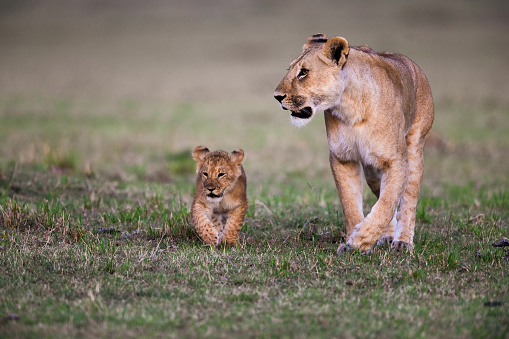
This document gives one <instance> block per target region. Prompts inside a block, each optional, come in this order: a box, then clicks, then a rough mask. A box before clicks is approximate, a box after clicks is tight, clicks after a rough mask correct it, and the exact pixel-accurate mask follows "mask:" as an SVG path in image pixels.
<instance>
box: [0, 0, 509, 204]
mask: <svg viewBox="0 0 509 339" xmlns="http://www.w3.org/2000/svg"><path fill="white" fill-rule="evenodd" d="M508 32H509V3H506V2H503V1H473V0H471V1H468V0H466V1H459V0H452V1H441V0H440V1H438V0H437V1H434V0H430V1H401V0H389V1H383V2H382V1H333V0H314V1H289V0H279V1H267V0H258V1H255V0H217V1H198V0H186V1H177V0H173V1H157V0H149V1H136V0H121V1H120V0H118V1H114V0H108V1H103V0H90V1H84V0H83V1H82V0H60V1H52V0H46V1H36V0H26V1H20V0H1V1H0V51H1V52H0V119H1V123H0V125H1V126H0V142H1V145H0V157H1V159H2V160H3V161H5V160H15V161H17V162H19V163H28V164H37V163H45V164H46V165H54V164H57V165H58V166H64V164H65V162H66V161H67V162H70V163H71V164H70V167H71V168H72V169H75V170H78V171H84V172H86V173H88V172H95V173H103V174H104V175H107V176H112V177H119V178H123V179H129V178H139V179H143V180H157V181H170V182H171V180H173V179H172V178H173V177H174V176H175V175H177V174H178V173H180V172H182V173H191V174H192V172H193V170H194V169H193V166H194V165H193V163H192V161H191V162H190V163H188V162H187V161H188V160H182V159H188V158H189V154H190V152H191V150H192V149H194V147H196V146H197V145H200V144H204V145H206V146H208V147H210V148H211V149H225V150H233V149H234V148H237V147H242V148H244V150H245V151H246V156H247V157H246V167H247V169H246V170H247V171H248V175H249V173H250V172H251V175H252V176H253V177H258V178H259V179H256V180H259V181H263V180H265V179H266V177H265V178H264V177H263V176H269V177H274V178H277V177H278V176H279V175H280V176H281V177H286V176H289V175H294V176H295V177H299V175H300V176H306V177H311V178H312V177H313V176H314V177H317V178H322V177H323V178H324V179H325V180H327V182H329V181H330V182H331V183H332V181H331V180H332V177H331V174H330V173H329V172H330V171H329V168H328V151H327V143H326V137H325V132H324V130H325V129H324V126H323V125H324V124H323V118H321V117H320V115H318V116H317V117H315V119H314V120H313V121H312V123H311V124H310V126H309V127H305V128H302V129H296V128H294V127H293V126H292V125H291V123H290V119H289V115H288V112H285V111H282V110H281V109H280V108H279V105H278V103H277V102H276V101H275V100H274V99H273V90H274V88H275V87H276V85H277V84H278V82H279V81H280V79H281V78H282V77H283V76H284V75H285V73H286V69H287V67H288V65H289V63H290V62H291V61H292V60H293V59H294V58H295V57H297V56H298V55H299V54H300V52H301V46H302V45H303V43H304V42H305V41H306V39H307V38H308V37H309V36H310V35H312V34H314V33H325V34H327V35H328V36H335V35H339V36H343V37H345V38H346V39H348V41H349V42H350V44H351V45H362V44H367V45H369V46H370V47H372V48H373V49H374V50H376V51H390V52H400V53H402V54H405V55H407V56H408V57H410V58H411V59H412V60H414V61H415V62H416V63H417V64H418V65H419V66H420V67H421V68H422V69H423V70H424V72H425V73H426V74H427V76H428V79H429V82H430V84H431V87H432V91H433V95H434V98H435V102H436V121H435V126H434V129H433V133H434V134H433V137H432V138H431V140H430V147H429V150H427V152H428V153H429V154H428V157H429V158H430V160H429V164H428V163H427V166H428V167H429V168H430V169H429V170H427V174H426V176H427V179H426V180H427V181H426V183H427V184H426V185H427V187H428V188H429V189H431V187H433V186H434V183H436V182H458V183H462V182H468V181H469V180H470V181H472V180H474V181H475V180H481V179H482V180H483V182H484V184H486V185H491V186H493V187H500V185H505V187H506V188H507V178H506V177H507V173H509V164H508V160H507V154H508V151H509V137H508V132H509V130H508V129H509V96H508V94H509V81H508V79H509V77H508V75H509V34H508ZM256 180H255V181H256ZM281 180H282V179H281ZM437 194H438V193H437Z"/></svg>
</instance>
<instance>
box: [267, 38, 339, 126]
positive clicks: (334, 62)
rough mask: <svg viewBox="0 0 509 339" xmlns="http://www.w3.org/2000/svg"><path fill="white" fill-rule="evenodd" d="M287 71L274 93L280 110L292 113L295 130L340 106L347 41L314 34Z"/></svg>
mask: <svg viewBox="0 0 509 339" xmlns="http://www.w3.org/2000/svg"><path fill="white" fill-rule="evenodd" d="M302 50H303V52H302V54H301V55H300V56H299V57H298V58H297V59H295V60H294V61H293V62H292V63H291V64H290V68H288V73H287V74H286V76H285V77H284V78H283V80H281V82H280V83H279V85H278V86H277V88H276V90H275V92H274V98H276V100H277V101H279V102H280V103H281V108H283V109H284V110H289V111H291V112H292V115H291V117H292V122H293V123H294V124H295V125H296V126H299V127H300V126H304V125H305V124H307V123H308V122H309V121H310V120H311V118H312V117H313V115H314V114H315V112H316V111H321V110H326V109H328V108H331V107H334V106H337V105H338V104H339V100H340V98H341V94H342V93H343V89H344V88H343V80H342V72H341V70H342V69H343V67H344V65H345V62H346V59H347V58H348V53H349V47H348V41H346V40H345V39H344V38H340V37H334V38H331V39H327V36H326V35H324V34H315V35H313V36H311V37H309V39H308V40H307V41H306V43H305V44H304V46H303V47H302Z"/></svg>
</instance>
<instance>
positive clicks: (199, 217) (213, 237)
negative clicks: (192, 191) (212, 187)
mask: <svg viewBox="0 0 509 339" xmlns="http://www.w3.org/2000/svg"><path fill="white" fill-rule="evenodd" d="M191 215H192V219H193V223H194V227H195V229H196V232H198V235H199V236H200V238H201V239H202V240H203V242H205V243H206V244H207V245H212V246H217V245H219V243H220V242H221V237H220V235H219V233H218V231H217V230H216V228H215V226H214V223H213V222H212V220H211V216H212V211H211V210H210V209H208V208H206V207H205V206H202V205H201V204H200V203H199V202H195V203H194V204H193V207H192V209H191Z"/></svg>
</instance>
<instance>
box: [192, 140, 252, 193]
mask: <svg viewBox="0 0 509 339" xmlns="http://www.w3.org/2000/svg"><path fill="white" fill-rule="evenodd" d="M193 158H194V160H196V162H197V167H196V173H198V178H197V185H196V189H197V190H198V189H199V187H202V188H203V191H202V192H198V191H197V192H196V194H197V195H198V194H203V195H204V196H206V197H207V200H209V201H213V200H220V199H221V198H222V197H223V195H224V194H225V193H227V192H228V191H229V190H230V189H231V188H233V186H234V184H235V182H236V181H237V179H238V178H239V177H240V176H241V175H242V165H241V163H242V160H244V151H243V150H241V149H240V148H238V149H236V150H235V151H233V152H231V153H227V152H224V151H214V152H210V151H209V149H208V148H207V147H205V146H198V147H196V149H195V150H194V152H193ZM198 183H202V184H203V185H198Z"/></svg>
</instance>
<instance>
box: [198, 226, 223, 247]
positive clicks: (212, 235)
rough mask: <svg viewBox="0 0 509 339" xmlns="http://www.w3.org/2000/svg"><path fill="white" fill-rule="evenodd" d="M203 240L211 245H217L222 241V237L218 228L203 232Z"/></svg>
mask: <svg viewBox="0 0 509 339" xmlns="http://www.w3.org/2000/svg"><path fill="white" fill-rule="evenodd" d="M201 240H203V242H204V243H205V244H206V245H209V246H217V245H219V244H220V243H221V237H220V235H219V234H218V233H217V231H216V230H211V231H210V232H207V233H205V234H203V235H202V236H201Z"/></svg>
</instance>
